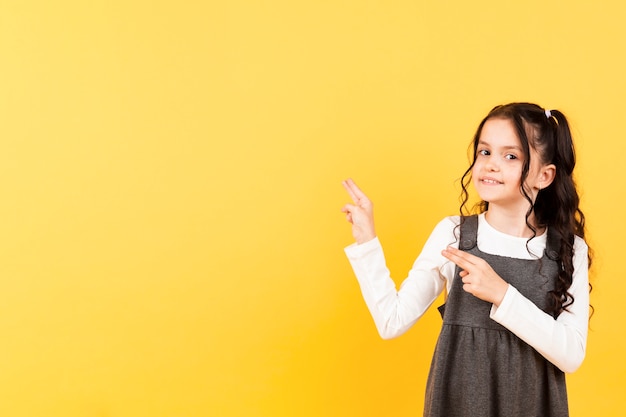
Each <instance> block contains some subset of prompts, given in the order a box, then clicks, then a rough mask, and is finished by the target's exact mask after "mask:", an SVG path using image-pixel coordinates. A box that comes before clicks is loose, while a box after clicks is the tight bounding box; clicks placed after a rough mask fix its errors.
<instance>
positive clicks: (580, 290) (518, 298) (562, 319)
mask: <svg viewBox="0 0 626 417" xmlns="http://www.w3.org/2000/svg"><path fill="white" fill-rule="evenodd" d="M458 223H459V217H458V216H452V217H447V218H445V219H443V220H442V221H440V222H439V224H437V226H436V227H435V229H434V230H433V232H432V234H431V235H430V237H429V238H428V240H427V241H426V243H425V245H424V248H423V249H422V252H421V253H420V254H419V256H418V257H417V259H416V260H415V262H414V264H413V267H412V268H411V270H410V271H409V274H408V277H407V278H406V279H405V280H404V281H403V283H402V285H401V286H400V289H399V290H397V289H396V285H395V282H394V281H393V280H392V278H391V276H390V273H389V269H388V268H387V265H386V261H385V256H384V253H383V249H382V246H381V244H380V241H379V240H378V238H375V239H373V240H370V241H368V242H365V243H362V244H360V245H357V244H352V245H350V246H348V247H347V248H345V252H346V255H347V256H348V259H349V261H350V264H351V265H352V268H353V270H354V272H355V274H356V277H357V280H358V281H359V285H360V287H361V292H362V294H363V298H364V299H365V303H366V304H367V306H368V308H369V311H370V313H371V314H372V317H373V318H374V322H375V324H376V328H377V329H378V332H379V333H380V335H381V337H382V338H384V339H390V338H394V337H397V336H400V335H401V334H403V333H404V332H406V331H407V330H408V329H409V328H410V327H411V326H412V325H413V324H415V322H417V320H418V319H419V318H420V317H421V316H422V315H423V314H424V312H425V311H426V310H427V309H428V307H429V306H430V305H431V304H432V303H433V302H434V301H435V299H436V298H437V297H438V296H439V294H441V292H442V291H443V290H444V288H447V290H448V291H449V290H450V288H451V285H452V280H453V279H454V272H455V265H454V263H452V262H450V261H449V260H448V259H446V258H445V257H444V256H443V255H442V254H441V251H442V250H443V249H444V248H446V247H447V246H453V247H458V238H457V236H455V226H456V225H458ZM456 230H458V229H456ZM457 233H458V232H457ZM546 239H547V233H545V232H544V233H543V234H542V235H541V236H537V237H535V238H533V239H531V240H530V241H528V239H527V238H524V237H515V236H510V235H507V234H505V233H502V232H499V231H498V230H496V229H494V228H493V227H491V226H490V225H489V223H488V222H487V220H486V219H485V215H484V213H483V214H481V215H480V216H479V217H478V234H477V245H478V247H479V249H480V250H481V251H482V252H485V253H489V254H493V255H500V256H507V257H512V258H520V259H537V258H540V257H541V256H542V255H543V252H544V249H545V247H546ZM587 251H588V248H587V244H586V243H585V242H584V240H583V239H581V238H579V237H578V236H577V237H576V239H575V241H574V258H573V263H574V274H573V277H572V285H571V287H570V288H569V292H570V294H572V296H573V297H574V303H573V304H572V305H570V306H569V307H568V311H564V312H562V313H561V314H560V315H559V316H558V317H557V318H556V319H554V318H553V317H552V316H551V315H549V314H547V313H545V312H544V311H542V310H541V309H539V308H538V307H537V306H536V305H535V304H534V303H533V302H532V301H530V300H528V299H527V298H526V297H524V296H523V295H522V294H520V293H519V292H518V291H517V290H516V289H515V288H514V287H513V286H512V285H509V287H508V289H507V292H506V294H505V296H504V298H503V299H502V302H501V303H500V306H499V307H496V306H495V305H493V306H492V308H491V312H490V317H491V319H492V320H495V321H496V322H498V323H500V324H501V325H502V326H504V327H506V328H507V329H509V330H510V331H511V332H513V333H514V334H515V335H517V336H518V337H519V338H520V339H522V340H523V341H525V342H526V343H528V344H529V345H530V346H532V347H533V348H534V349H535V350H536V351H537V352H539V353H540V354H541V355H543V356H544V357H545V358H546V359H547V360H549V361H550V362H552V363H553V364H554V365H555V366H557V367H558V368H559V369H561V370H562V371H564V372H574V371H575V370H576V369H578V367H579V366H580V365H581V363H582V361H583V359H584V357H585V349H586V345H587V327H588V321H589V278H588V259H587Z"/></svg>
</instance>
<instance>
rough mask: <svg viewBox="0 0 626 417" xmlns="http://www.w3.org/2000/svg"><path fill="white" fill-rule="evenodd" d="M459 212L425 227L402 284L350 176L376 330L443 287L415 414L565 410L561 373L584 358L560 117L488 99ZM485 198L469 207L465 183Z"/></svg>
mask: <svg viewBox="0 0 626 417" xmlns="http://www.w3.org/2000/svg"><path fill="white" fill-rule="evenodd" d="M473 148H474V154H473V160H472V163H471V165H470V167H469V168H468V170H467V171H466V172H465V174H464V175H463V177H462V180H461V185H462V200H463V202H462V204H461V209H460V212H461V215H460V216H453V217H447V218H445V219H443V220H442V221H441V222H440V223H439V224H438V225H437V226H436V227H435V229H434V231H433V232H432V234H431V236H430V237H429V238H428V240H427V242H426V244H425V245H424V248H423V250H422V252H421V253H420V255H419V256H418V257H417V260H416V261H415V263H414V264H413V267H412V269H411V271H410V272H409V274H408V277H407V278H406V280H405V281H404V282H403V284H402V286H401V287H400V290H399V291H398V290H396V287H395V284H394V281H393V280H392V279H391V277H390V275H389V270H388V269H387V267H386V264H385V258H384V255H383V250H382V247H381V244H380V242H379V241H378V238H377V237H376V233H375V231H374V221H373V214H372V203H371V202H370V200H369V199H368V198H367V197H366V195H365V194H364V193H363V192H362V191H361V190H360V189H359V188H358V187H357V186H356V184H355V183H354V182H353V181H352V180H347V181H344V182H343V185H344V187H345V188H346V190H347V191H348V193H349V194H350V197H351V198H352V200H353V204H347V205H346V206H344V208H343V209H342V211H343V212H344V213H346V216H347V220H348V221H349V222H350V223H351V224H352V233H353V236H354V238H355V239H356V243H355V244H353V245H351V246H349V247H347V248H346V249H345V252H346V254H347V256H348V259H349V260H350V263H351V265H352V268H353V269H354V272H355V274H356V277H357V279H358V281H359V284H360V287H361V291H362V293H363V297H364V299H365V302H366V304H367V306H368V308H369V310H370V312H371V314H372V316H373V318H374V322H375V323H376V327H377V329H378V331H379V333H380V335H381V336H382V337H383V338H385V339H386V338H393V337H396V336H399V335H401V334H403V333H404V332H406V331H407V330H408V329H409V328H410V327H411V326H412V325H413V324H414V323H415V322H416V321H417V320H418V319H419V318H420V317H421V316H422V314H424V312H425V311H426V309H427V308H428V307H429V306H430V305H431V304H432V303H433V302H434V301H435V299H436V298H437V297H438V296H439V294H440V293H441V292H442V291H444V290H446V291H447V294H448V296H447V299H446V302H445V305H444V306H442V307H440V311H441V313H442V317H443V325H442V329H441V333H440V335H439V339H438V341H437V346H436V348H435V353H434V356H433V359H432V363H431V368H430V373H429V377H428V382H427V388H426V398H425V410H424V416H444V417H454V416H467V417H478V416H493V417H506V416H519V417H530V416H536V417H549V416H567V415H568V406H567V392H566V387H565V375H564V373H565V372H568V373H569V372H573V371H575V370H576V369H577V368H578V367H579V366H580V364H581V363H582V361H583V358H584V356H585V347H586V341H587V326H588V318H589V284H588V275H587V271H588V266H589V259H588V247H587V245H586V244H585V241H584V215H583V213H582V212H581V211H580V209H579V207H578V203H579V199H578V194H577V191H576V187H575V184H574V181H573V179H572V171H573V169H574V164H575V156H574V147H573V143H572V139H571V134H570V129H569V125H568V123H567V120H566V118H565V116H564V115H563V114H562V113H561V112H559V111H557V110H544V109H543V108H541V107H539V106H537V105H535V104H529V103H511V104H507V105H502V106H497V107H495V108H494V109H493V110H491V112H490V113H489V114H488V115H487V116H486V117H485V119H483V121H482V122H481V123H480V125H479V126H478V130H477V132H476V135H475V136H474V140H473ZM470 181H471V182H472V183H473V185H474V187H475V189H476V191H477V193H478V195H479V196H480V198H481V200H482V202H481V203H480V204H479V205H478V208H479V212H480V213H479V214H477V215H473V216H464V215H463V213H465V212H467V210H466V207H465V206H466V203H467V201H468V192H467V187H469V183H470Z"/></svg>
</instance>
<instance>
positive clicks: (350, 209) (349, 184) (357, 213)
mask: <svg viewBox="0 0 626 417" xmlns="http://www.w3.org/2000/svg"><path fill="white" fill-rule="evenodd" d="M342 185H343V187H344V188H345V189H346V191H348V194H350V197H351V198H352V202H353V203H354V204H346V205H345V206H343V208H342V209H341V211H342V212H344V213H346V219H347V220H348V221H349V222H350V223H352V236H354V239H355V240H356V242H357V243H358V244H361V243H365V242H367V241H368V240H372V239H374V238H375V237H376V232H374V210H373V209H374V206H373V204H372V202H371V201H370V200H369V198H367V196H366V195H365V194H364V193H363V191H361V189H360V188H359V187H357V185H356V184H355V183H354V181H352V179H347V180H345V181H343V182H342Z"/></svg>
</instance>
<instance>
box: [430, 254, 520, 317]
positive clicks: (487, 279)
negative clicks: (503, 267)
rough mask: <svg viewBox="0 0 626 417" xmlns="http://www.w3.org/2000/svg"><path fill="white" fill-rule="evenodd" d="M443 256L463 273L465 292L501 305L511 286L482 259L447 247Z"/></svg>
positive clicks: (461, 274)
mask: <svg viewBox="0 0 626 417" xmlns="http://www.w3.org/2000/svg"><path fill="white" fill-rule="evenodd" d="M441 254H442V255H443V256H445V257H446V258H448V259H449V260H451V261H452V262H454V263H455V264H456V265H457V266H458V267H459V268H461V272H460V273H459V275H460V276H461V280H462V281H463V290H464V291H466V292H468V293H470V294H472V295H473V296H475V297H478V298H480V299H481V300H483V301H487V302H489V303H492V304H495V305H496V307H498V306H499V305H500V303H501V302H502V299H503V298H504V294H506V290H507V289H508V288H509V284H508V283H507V282H506V281H505V280H503V279H502V278H501V277H500V275H498V274H496V271H494V270H493V268H491V266H490V265H489V264H488V263H487V261H485V260H484V259H482V258H479V257H477V256H474V255H472V254H471V253H467V252H464V251H462V250H459V249H456V248H453V247H447V248H446V249H444V250H443V251H442V252H441Z"/></svg>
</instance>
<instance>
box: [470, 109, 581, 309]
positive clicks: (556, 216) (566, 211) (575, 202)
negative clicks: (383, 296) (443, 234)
mask: <svg viewBox="0 0 626 417" xmlns="http://www.w3.org/2000/svg"><path fill="white" fill-rule="evenodd" d="M494 118H500V119H506V120H510V121H511V123H512V124H513V126H514V129H515V131H516V133H517V136H518V138H519V140H520V144H521V147H522V150H523V152H524V162H523V167H522V173H521V183H520V192H521V193H522V195H523V196H524V198H526V200H528V202H529V203H530V208H529V209H528V212H527V213H526V224H527V226H528V227H529V228H530V230H531V231H532V232H533V235H532V236H531V237H530V239H533V238H534V237H535V236H536V232H537V228H536V227H535V226H533V225H532V224H530V222H529V218H530V216H531V215H532V214H534V217H535V220H536V225H537V226H539V227H548V228H550V230H551V232H552V233H554V234H555V236H556V237H557V238H558V242H559V249H558V262H559V263H560V266H561V268H559V276H558V279H557V281H556V285H555V288H554V290H552V291H550V292H549V296H550V301H551V307H550V310H551V311H550V312H551V313H552V314H553V315H554V316H555V317H556V316H558V315H559V314H560V313H561V312H562V311H564V310H567V307H568V306H570V305H572V303H573V302H574V298H573V296H572V294H570V293H569V292H568V290H569V288H570V286H571V285H572V276H573V273H574V265H573V256H574V238H575V236H580V237H581V238H583V239H584V237H585V216H584V214H583V212H582V211H581V209H580V207H579V202H580V198H579V196H578V192H577V190H576V184H575V182H574V179H573V176H572V173H573V171H574V166H575V164H576V154H575V152H574V144H573V141H572V135H571V132H570V127H569V123H568V122H567V119H566V118H565V115H564V114H563V113H561V112H560V111H558V110H544V109H543V108H542V107H540V106H538V105H536V104H532V103H509V104H505V105H499V106H496V107H494V108H493V109H492V110H491V111H490V112H489V114H487V116H486V117H485V118H484V119H483V120H482V121H481V123H480V124H479V126H478V129H477V131H476V134H475V135H474V139H473V141H472V145H471V146H472V147H473V156H472V163H471V165H470V167H469V168H468V169H467V171H465V173H464V174H463V176H462V177H461V189H462V191H461V196H460V201H461V206H460V209H459V210H460V212H461V217H463V215H464V214H467V213H468V212H469V211H471V210H467V208H466V205H467V202H468V200H469V192H468V187H469V184H470V182H471V173H472V169H473V167H474V164H475V162H476V151H477V148H478V141H479V139H480V135H481V132H482V129H483V126H484V125H485V123H486V122H487V120H489V119H494ZM531 148H532V149H534V150H536V151H537V153H538V155H539V157H540V158H541V162H542V163H544V164H553V165H554V166H555V168H556V173H555V178H554V180H553V181H552V183H551V184H550V185H549V186H548V187H546V188H545V189H542V190H540V191H539V193H538V195H537V198H536V200H535V201H534V202H533V200H532V198H531V197H530V195H529V194H528V192H527V191H526V189H525V187H524V184H525V182H526V178H527V176H528V171H529V167H530V149H531ZM488 208H489V203H488V202H486V201H480V202H479V203H478V204H476V205H475V207H474V210H476V211H478V212H481V213H482V212H484V211H486V210H487V209H488ZM530 239H529V241H530ZM588 253H589V255H588V256H589V259H588V261H589V266H591V260H592V259H591V258H592V256H591V249H590V250H589V252H588ZM590 290H591V286H590Z"/></svg>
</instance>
